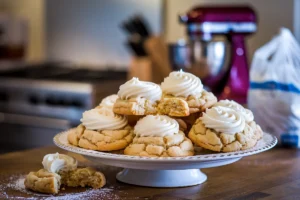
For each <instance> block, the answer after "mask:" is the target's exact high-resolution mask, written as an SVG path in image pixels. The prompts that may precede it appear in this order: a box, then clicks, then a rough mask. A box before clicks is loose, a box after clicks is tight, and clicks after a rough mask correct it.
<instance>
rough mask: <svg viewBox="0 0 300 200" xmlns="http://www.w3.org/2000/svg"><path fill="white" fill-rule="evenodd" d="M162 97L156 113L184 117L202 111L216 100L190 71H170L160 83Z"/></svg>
mask: <svg viewBox="0 0 300 200" xmlns="http://www.w3.org/2000/svg"><path fill="white" fill-rule="evenodd" d="M161 89H162V92H163V95H162V99H161V101H160V102H159V104H158V113H159V114H162V115H169V116H174V117H185V116H189V115H190V114H192V113H197V112H201V111H204V110H205V109H206V108H210V107H211V106H212V105H213V104H215V103H216V102H217V98H216V97H215V96H214V95H213V94H212V93H211V92H207V91H206V90H204V89H203V85H202V83H201V80H200V79H199V78H198V77H196V76H195V75H193V74H191V73H186V72H183V71H178V72H171V73H170V74H169V76H168V77H166V78H165V79H164V81H163V82H162V83H161Z"/></svg>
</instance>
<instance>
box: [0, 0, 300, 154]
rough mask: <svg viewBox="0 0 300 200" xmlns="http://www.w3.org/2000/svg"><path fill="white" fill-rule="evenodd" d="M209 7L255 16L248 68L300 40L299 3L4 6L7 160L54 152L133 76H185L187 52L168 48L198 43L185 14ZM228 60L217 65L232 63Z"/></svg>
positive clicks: (0, 78)
mask: <svg viewBox="0 0 300 200" xmlns="http://www.w3.org/2000/svg"><path fill="white" fill-rule="evenodd" d="M207 5H210V6H214V5H223V6H224V5H227V6H240V5H248V6H250V7H251V8H252V9H253V10H254V11H255V13H256V17H257V19H255V20H254V23H255V24H256V22H257V27H256V26H255V29H253V31H252V32H253V33H252V34H249V35H247V37H246V39H245V41H246V49H247V55H248V56H247V57H245V58H246V59H247V60H248V63H250V62H251V59H252V56H253V53H254V52H255V50H256V49H257V48H259V47H260V46H262V45H263V44H265V43H266V42H268V41H269V40H270V39H271V38H272V37H273V36H274V35H276V34H277V33H278V31H279V29H280V27H283V26H284V27H286V28H289V29H290V30H292V31H293V32H294V34H295V36H296V38H297V39H300V1H297V0H286V1H282V0H263V1H261V0H184V1H183V0H0V130H1V132H2V135H1V137H0V153H1V152H7V151H13V150H19V149H27V148H33V147H37V146H43V145H51V144H52V139H53V136H54V135H55V134H56V133H58V132H60V131H62V130H66V129H68V128H70V127H73V126H76V125H77V124H78V123H79V119H80V118H81V114H82V112H83V111H84V110H87V109H90V108H92V107H94V106H96V105H97V104H99V102H100V100H101V99H102V98H103V97H105V96H107V95H109V94H113V93H116V92H117V91H118V87H119V85H120V84H122V83H124V82H125V81H126V79H128V78H129V77H130V76H133V75H138V76H139V77H140V78H141V79H142V80H143V79H144V80H153V81H155V82H160V81H161V76H162V74H164V73H166V70H165V71H164V69H161V68H160V66H167V65H170V67H171V68H172V69H178V68H184V66H180V63H181V64H182V63H189V62H188V61H186V60H185V58H184V56H183V55H185V53H184V50H183V49H180V48H179V50H178V49H175V51H174V52H173V51H168V52H169V54H164V52H165V51H164V48H165V47H166V49H168V50H169V48H170V47H172V45H171V44H173V46H174V45H175V47H177V46H176V45H179V46H180V45H181V47H182V46H184V45H185V44H186V43H187V42H188V41H189V39H190V37H189V36H188V35H187V34H186V26H185V25H184V24H183V23H180V22H179V17H178V16H179V14H185V13H187V12H188V11H190V10H191V9H192V8H194V7H195V6H207ZM137 19H138V20H141V21H142V24H143V25H144V26H145V27H146V32H145V30H140V31H141V32H143V31H144V32H143V33H141V34H140V35H138V34H136V33H135V31H134V30H132V29H131V28H130V23H131V21H132V20H133V21H134V20H137ZM138 20H137V21H138ZM136 23H137V22H136ZM126 24H127V25H126ZM145 27H144V28H145ZM138 32H139V31H138ZM156 36H160V37H156ZM148 38H153V40H151V41H152V43H147V42H146V40H147V39H148ZM141 43H142V44H143V45H142V46H146V47H145V48H146V51H147V52H145V49H143V47H141V46H140V44H141ZM160 47H161V48H160ZM214 47H217V48H221V49H222V48H223V50H222V51H224V52H225V53H223V54H224V55H225V54H226V55H227V52H226V51H230V50H227V47H226V46H225V47H224V46H222V45H218V44H217V45H214ZM148 48H149V49H148ZM209 48H211V47H209ZM180 52H181V53H180ZM182 52H183V53H182ZM173 53H174V54H173ZM223 54H222V55H219V56H222V58H221V60H220V61H219V63H217V64H216V65H223V64H224V63H225V61H224V58H223V57H224V55H223ZM242 54H243V53H242ZM147 55H150V56H149V57H150V58H147ZM165 55H166V56H165ZM164 56H165V57H164ZM149 59H150V62H149ZM153 59H154V60H155V61H154V63H155V66H156V68H155V67H154V68H155V69H154V70H153V69H151V65H152V64H153V62H152V61H151V60H153ZM166 59H169V61H170V62H165V61H166ZM216 59H217V57H216ZM182 65H184V64H182ZM149 66H150V67H149ZM139 68H140V69H139ZM139 70H141V71H142V72H139ZM187 70H189V69H188V67H187ZM148 72H149V73H148ZM150 74H151V75H150Z"/></svg>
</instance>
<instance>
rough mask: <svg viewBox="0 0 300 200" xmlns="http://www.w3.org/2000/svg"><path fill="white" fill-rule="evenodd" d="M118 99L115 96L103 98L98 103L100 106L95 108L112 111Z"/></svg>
mask: <svg viewBox="0 0 300 200" xmlns="http://www.w3.org/2000/svg"><path fill="white" fill-rule="evenodd" d="M118 98H119V96H118V95H117V94H112V95H109V96H107V97H105V98H104V99H102V101H101V102H100V104H99V106H98V107H97V108H102V107H105V108H110V109H113V107H114V104H115V102H116V100H117V99H118Z"/></svg>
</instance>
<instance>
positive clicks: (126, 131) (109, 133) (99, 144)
mask: <svg viewBox="0 0 300 200" xmlns="http://www.w3.org/2000/svg"><path fill="white" fill-rule="evenodd" d="M82 128H83V133H82V134H81V137H80V139H79V141H78V144H77V143H74V142H73V141H72V140H69V142H70V143H71V144H73V145H75V146H79V147H82V148H85V149H91V150H98V151H114V150H121V149H124V148H125V147H127V146H128V145H129V144H130V143H131V142H132V139H133V129H132V127H131V126H129V125H127V126H126V127H124V128H123V129H121V130H102V131H94V130H88V129H85V127H84V126H81V125H80V126H78V127H77V129H76V131H72V132H70V133H69V135H71V136H68V139H70V138H75V136H74V135H76V134H77V133H78V132H81V131H82ZM76 141H77V140H76Z"/></svg>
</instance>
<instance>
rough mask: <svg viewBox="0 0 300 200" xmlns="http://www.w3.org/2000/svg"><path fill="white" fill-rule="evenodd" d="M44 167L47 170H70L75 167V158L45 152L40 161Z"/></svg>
mask: <svg viewBox="0 0 300 200" xmlns="http://www.w3.org/2000/svg"><path fill="white" fill-rule="evenodd" d="M42 164H43V166H44V169H45V170H47V171H48V172H53V173H58V172H59V171H71V170H74V169H76V168H77V160H76V159H75V158H73V157H71V156H68V155H65V154H59V153H54V154H47V155H45V156H44V158H43V162H42Z"/></svg>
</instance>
